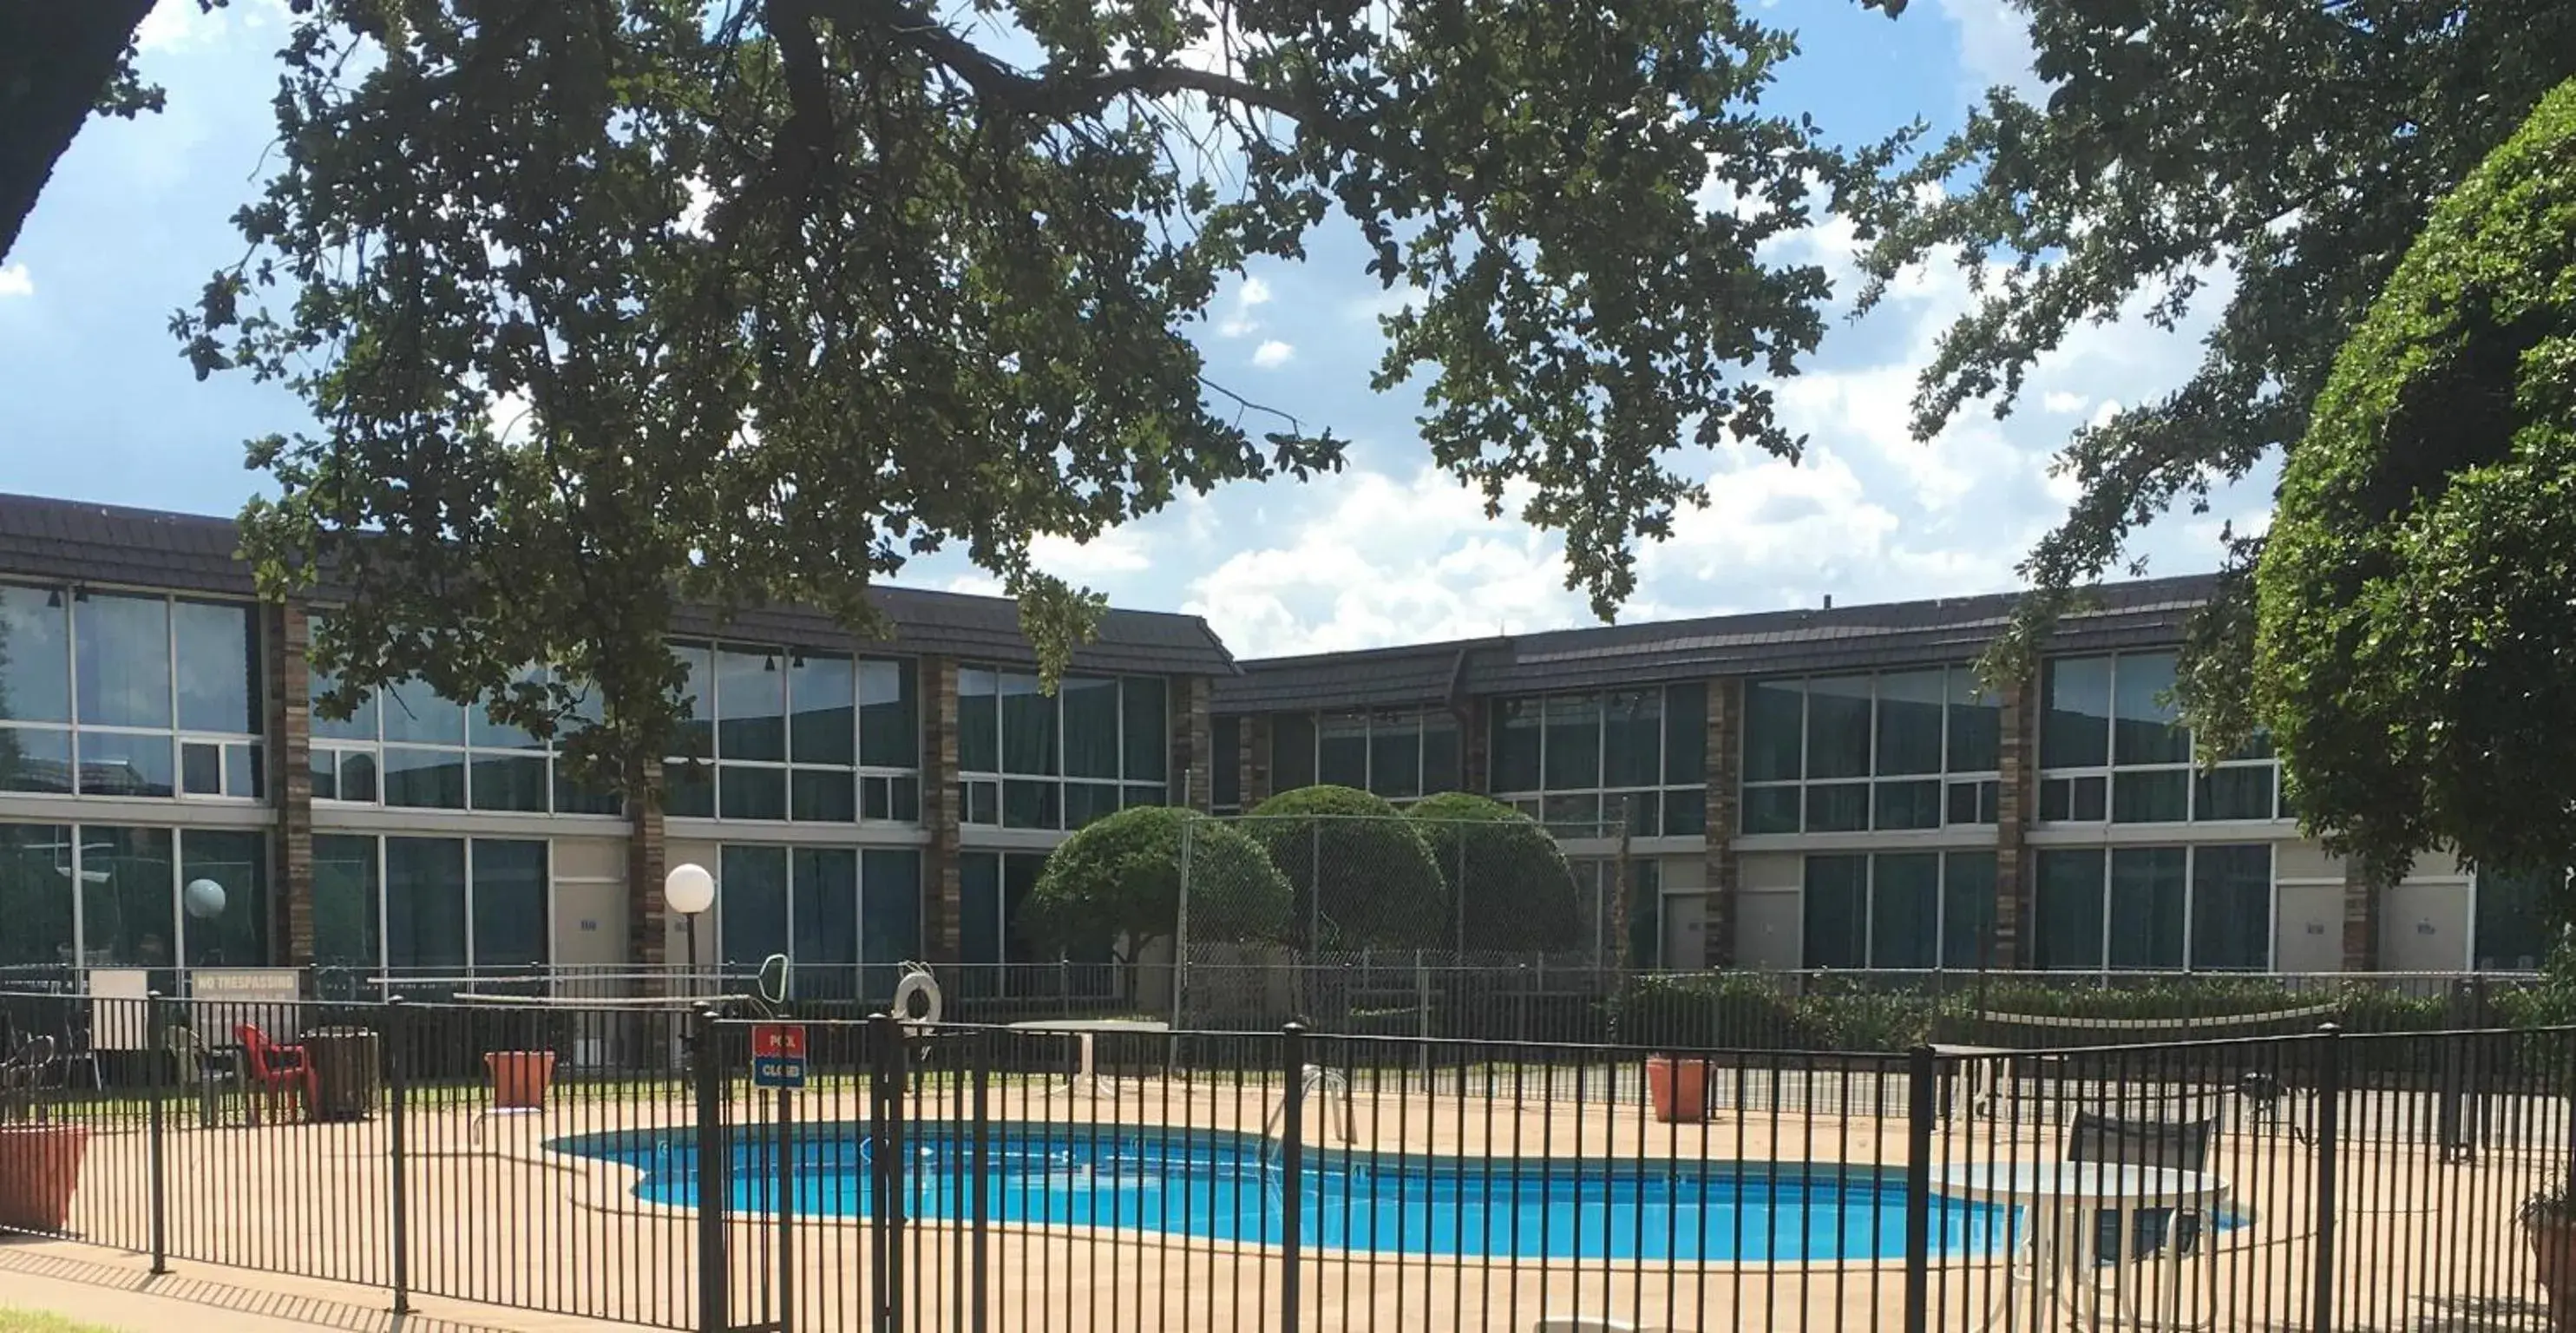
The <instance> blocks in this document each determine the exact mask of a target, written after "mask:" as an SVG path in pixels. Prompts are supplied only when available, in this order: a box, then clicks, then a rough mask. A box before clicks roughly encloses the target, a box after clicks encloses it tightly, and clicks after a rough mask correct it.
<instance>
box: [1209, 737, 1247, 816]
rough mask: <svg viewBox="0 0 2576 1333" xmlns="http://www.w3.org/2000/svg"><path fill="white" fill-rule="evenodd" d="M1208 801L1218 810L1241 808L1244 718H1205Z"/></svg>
mask: <svg viewBox="0 0 2576 1333" xmlns="http://www.w3.org/2000/svg"><path fill="white" fill-rule="evenodd" d="M1208 766H1209V767H1210V768H1212V769H1214V770H1215V771H1214V772H1212V773H1210V774H1209V775H1208V778H1209V785H1210V786H1212V787H1214V788H1215V790H1214V791H1213V792H1211V793H1210V795H1209V804H1210V805H1212V806H1214V807H1215V808H1216V809H1217V811H1218V812H1219V813H1223V812H1226V811H1229V810H1239V809H1241V808H1243V719H1242V718H1239V717H1217V718H1210V719H1208Z"/></svg>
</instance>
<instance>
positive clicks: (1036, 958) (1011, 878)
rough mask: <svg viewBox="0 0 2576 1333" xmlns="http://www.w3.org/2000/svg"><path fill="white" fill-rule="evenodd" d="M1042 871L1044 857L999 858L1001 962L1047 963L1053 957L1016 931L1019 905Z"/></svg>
mask: <svg viewBox="0 0 2576 1333" xmlns="http://www.w3.org/2000/svg"><path fill="white" fill-rule="evenodd" d="M1045 868H1046V857H1045V856H1043V855H1035V854H1029V853H1022V852H1012V853H1009V854H1006V855H1005V856H1003V857H1002V927H1003V929H1002V936H1003V943H1004V947H1005V953H1004V958H1003V961H1005V962H1012V963H1051V962H1054V961H1055V960H1056V955H1055V954H1054V953H1053V952H1050V951H1048V950H1045V949H1041V948H1039V947H1038V946H1037V944H1036V943H1035V942H1033V941H1031V940H1030V939H1029V938H1028V937H1027V936H1026V935H1025V934H1024V933H1023V932H1022V931H1021V929H1020V923H1021V921H1022V920H1023V919H1024V918H1025V914H1024V913H1023V912H1022V911H1021V910H1020V905H1021V904H1022V903H1025V902H1027V901H1028V897H1029V891H1030V890H1032V889H1034V888H1036V887H1037V885H1038V874H1039V872H1041V871H1043V870H1044V869H1045Z"/></svg>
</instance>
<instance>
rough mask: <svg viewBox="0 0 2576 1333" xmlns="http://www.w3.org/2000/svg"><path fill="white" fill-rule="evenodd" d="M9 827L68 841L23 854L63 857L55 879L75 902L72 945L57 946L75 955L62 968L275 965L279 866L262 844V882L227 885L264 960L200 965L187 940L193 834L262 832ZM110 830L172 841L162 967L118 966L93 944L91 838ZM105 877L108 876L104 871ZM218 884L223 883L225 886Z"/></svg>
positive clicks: (144, 826) (139, 826)
mask: <svg viewBox="0 0 2576 1333" xmlns="http://www.w3.org/2000/svg"><path fill="white" fill-rule="evenodd" d="M6 823H7V824H8V825H9V826H10V827H13V828H21V829H30V830H41V831H46V832H51V833H57V834H60V835H61V836H62V838H63V841H62V842H60V843H52V844H46V843H39V844H31V845H28V846H27V847H25V848H24V850H29V851H35V850H48V849H50V850H54V851H56V852H57V854H58V855H59V856H60V857H61V860H60V862H59V863H58V864H56V865H54V866H53V867H52V869H53V871H54V873H55V874H58V875H61V876H62V877H63V881H64V891H65V892H66V893H68V894H69V895H70V898H71V913H70V920H71V940H70V942H69V944H68V945H67V946H58V947H68V948H69V949H70V951H71V953H70V957H69V958H68V959H66V960H64V961H63V962H62V964H61V965H62V966H65V967H73V968H91V967H145V968H152V969H170V970H173V971H184V970H186V969H188V968H191V967H196V966H205V967H244V966H266V965H267V964H268V963H269V962H270V960H272V959H274V958H275V957H276V956H277V943H278V942H277V939H276V937H275V933H274V932H273V931H272V930H271V928H270V927H271V925H272V924H273V922H272V921H271V919H270V916H271V913H272V912H273V910H274V908H275V905H276V894H277V892H278V891H279V890H278V867H277V866H276V864H275V858H274V856H273V854H272V853H273V849H272V848H269V847H268V846H267V845H266V844H264V843H263V844H262V845H261V846H262V858H261V864H260V874H259V882H258V883H256V884H253V885H241V884H225V885H223V888H224V890H225V893H226V901H225V910H226V912H227V913H228V914H229V913H231V912H234V911H242V912H245V913H247V914H248V917H249V919H250V920H252V921H253V922H255V928H256V930H257V932H258V935H259V942H260V948H259V953H260V955H261V956H260V957H259V958H258V959H257V960H255V961H252V962H232V961H230V960H227V961H225V962H222V963H202V964H200V963H191V962H189V961H188V960H189V959H190V958H191V957H193V956H194V954H193V951H192V950H191V948H190V945H189V939H188V931H189V925H190V921H191V918H190V917H189V915H188V912H187V906H186V890H187V886H188V884H189V883H190V879H189V876H188V870H189V865H190V852H189V848H188V840H189V837H190V835H192V834H195V835H202V836H206V837H239V836H242V835H244V834H246V833H256V832H257V830H251V829H238V828H210V827H198V826H191V825H187V824H160V823H152V822H149V821H145V822H139V823H138V822H133V821H128V820H119V819H90V820H69V819H66V820H62V821H59V822H56V821H51V820H42V819H11V820H8V821H6ZM107 830H114V831H120V832H124V831H142V832H146V833H159V834H166V835H168V837H169V874H168V876H167V879H168V883H166V884H165V885H164V886H163V889H164V893H165V898H166V902H167V906H168V909H169V913H170V919H169V922H168V923H167V924H168V927H169V929H168V932H167V936H166V937H167V938H168V940H169V942H170V954H169V957H167V958H166V959H162V960H160V961H157V962H151V961H135V962H116V961H111V960H109V959H105V958H101V957H98V956H97V955H98V954H99V953H100V952H101V950H99V949H96V948H94V947H92V945H91V941H90V932H89V927H90V920H89V916H90V912H89V893H88V891H87V890H88V888H89V887H90V883H91V881H89V880H88V879H87V878H86V876H87V875H88V873H89V866H88V864H87V862H88V858H89V854H90V852H91V851H92V850H93V846H92V843H91V835H92V833H93V832H97V831H107ZM111 846H113V844H110V843H104V842H102V843H98V844H96V848H97V849H98V850H105V849H107V848H109V847H111ZM101 873H102V874H104V873H105V872H101ZM218 882H219V883H220V881H218ZM254 891H255V892H254Z"/></svg>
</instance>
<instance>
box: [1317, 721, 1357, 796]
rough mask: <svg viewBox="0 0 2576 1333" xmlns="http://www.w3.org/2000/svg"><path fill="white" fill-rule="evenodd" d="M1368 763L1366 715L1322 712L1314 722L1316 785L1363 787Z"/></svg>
mask: <svg viewBox="0 0 2576 1333" xmlns="http://www.w3.org/2000/svg"><path fill="white" fill-rule="evenodd" d="M1368 761H1369V719H1368V714H1366V713H1326V714H1323V715H1322V716H1321V717H1318V718H1317V719H1316V720H1315V780H1316V781H1317V782H1321V783H1328V784H1330V785H1332V786H1336V787H1360V788H1366V787H1367V786H1368Z"/></svg>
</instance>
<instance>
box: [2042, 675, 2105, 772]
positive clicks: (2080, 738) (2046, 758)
mask: <svg viewBox="0 0 2576 1333" xmlns="http://www.w3.org/2000/svg"><path fill="white" fill-rule="evenodd" d="M2040 690H2041V697H2042V698H2044V699H2046V700H2047V705H2046V707H2047V713H2046V715H2045V716H2044V717H2043V718H2042V719H2041V720H2040V724H2039V766H2040V767H2041V768H2100V767H2102V766H2103V765H2105V764H2108V763H2110V762H2111V732H2110V727H2111V659H2110V658H2107V657H2057V658H2051V659H2049V660H2048V661H2046V662H2044V663H2041V664H2040Z"/></svg>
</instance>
